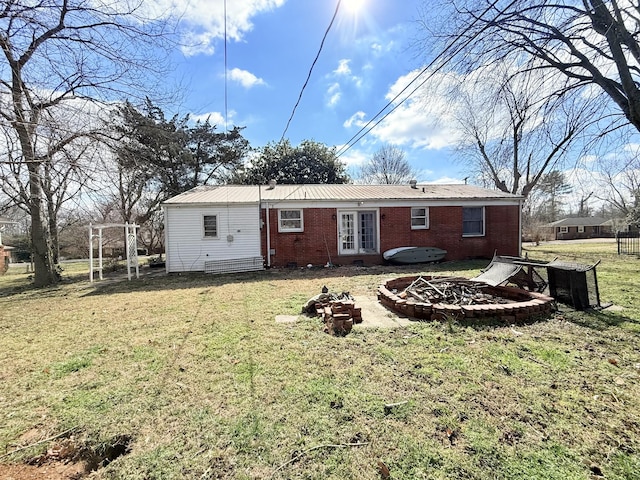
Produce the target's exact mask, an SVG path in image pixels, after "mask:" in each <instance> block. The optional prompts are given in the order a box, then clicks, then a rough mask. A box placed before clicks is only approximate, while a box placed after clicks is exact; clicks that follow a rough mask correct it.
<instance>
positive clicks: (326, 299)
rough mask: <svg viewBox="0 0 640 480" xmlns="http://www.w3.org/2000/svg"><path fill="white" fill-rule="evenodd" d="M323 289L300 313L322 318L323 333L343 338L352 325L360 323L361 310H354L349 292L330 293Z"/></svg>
mask: <svg viewBox="0 0 640 480" xmlns="http://www.w3.org/2000/svg"><path fill="white" fill-rule="evenodd" d="M325 289H326V287H323V289H322V293H321V294H319V295H316V296H314V297H312V298H310V299H309V300H308V301H307V303H306V304H305V305H304V307H302V313H306V314H309V315H316V316H318V317H320V318H322V320H323V322H324V324H325V328H324V331H325V332H326V333H329V334H330V335H333V336H341V337H343V336H345V335H347V334H348V333H349V332H350V331H351V329H352V328H353V324H354V323H362V310H361V309H360V308H356V304H355V301H354V299H353V297H352V296H351V294H350V293H349V292H342V293H340V294H336V293H331V292H329V291H328V289H326V290H327V291H326V292H325Z"/></svg>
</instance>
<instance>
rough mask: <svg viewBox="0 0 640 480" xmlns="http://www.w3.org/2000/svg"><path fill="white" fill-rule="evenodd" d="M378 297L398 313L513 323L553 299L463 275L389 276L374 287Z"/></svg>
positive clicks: (546, 309)
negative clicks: (392, 277)
mask: <svg viewBox="0 0 640 480" xmlns="http://www.w3.org/2000/svg"><path fill="white" fill-rule="evenodd" d="M378 300H379V301H380V303H382V304H383V305H384V306H385V307H387V308H389V309H391V310H393V311H394V312H396V313H398V314H400V315H406V316H408V317H413V318H417V319H420V320H422V319H424V320H431V321H441V320H448V319H462V318H464V319H465V320H468V321H476V320H480V319H485V318H491V319H499V320H500V321H502V322H509V323H517V322H524V321H531V320H535V319H538V318H543V317H547V316H549V315H550V314H551V312H552V311H554V310H555V301H554V299H553V298H552V297H550V296H548V295H545V294H543V293H539V292H532V291H528V290H523V289H521V288H515V287H509V286H500V285H489V284H487V283H484V282H482V281H478V280H473V279H468V278H463V277H430V276H419V277H416V276H411V277H399V278H394V279H390V280H387V281H386V282H384V283H383V284H382V285H380V286H379V287H378Z"/></svg>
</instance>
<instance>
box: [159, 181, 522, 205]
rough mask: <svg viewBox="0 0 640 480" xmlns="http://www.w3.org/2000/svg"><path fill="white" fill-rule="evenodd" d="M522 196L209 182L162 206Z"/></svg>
mask: <svg viewBox="0 0 640 480" xmlns="http://www.w3.org/2000/svg"><path fill="white" fill-rule="evenodd" d="M521 198H522V197H520V196H518V195H512V194H509V193H504V192H501V191H497V190H489V189H486V188H481V187H476V186H474V185H462V184H453V185H440V184H425V185H416V188H413V187H411V186H410V185H353V184H331V185H318V184H314V185H276V186H275V187H274V188H270V187H269V186H265V185H262V186H260V187H258V186H256V185H208V186H201V187H196V188H193V189H191V190H189V191H187V192H184V193H181V194H180V195H177V196H175V197H173V198H170V199H169V200H167V201H165V202H164V204H165V205H182V204H231V203H258V202H259V201H260V200H262V201H269V202H274V201H285V200H289V201H305V200H307V201H345V200H357V201H365V200H367V201H376V200H380V201H381V200H418V199H420V200H454V199H455V200H461V199H464V200H474V199H478V200H480V199H482V200H492V199H493V200H513V202H514V203H517V202H518V201H519V200H521Z"/></svg>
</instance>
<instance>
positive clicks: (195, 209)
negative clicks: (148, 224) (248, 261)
mask: <svg viewBox="0 0 640 480" xmlns="http://www.w3.org/2000/svg"><path fill="white" fill-rule="evenodd" d="M164 208H165V212H164V221H165V235H166V238H165V246H166V253H167V256H166V268H167V272H198V271H200V272H202V271H204V269H205V262H210V261H215V260H233V259H239V258H247V257H259V256H260V255H261V252H260V224H259V222H260V220H259V217H258V205H257V204H255V205H231V206H224V205H216V206H211V207H205V206H174V205H165V207H164ZM204 215H216V216H217V217H218V225H217V226H218V237H217V238H205V237H204V231H203V224H202V222H203V217H204ZM230 236H231V237H233V238H232V239H231V237H230Z"/></svg>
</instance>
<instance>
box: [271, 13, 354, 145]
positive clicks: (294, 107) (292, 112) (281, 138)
mask: <svg viewBox="0 0 640 480" xmlns="http://www.w3.org/2000/svg"><path fill="white" fill-rule="evenodd" d="M341 1H342V0H338V3H337V4H336V10H335V11H334V12H333V17H331V22H329V26H328V27H327V29H326V30H325V32H324V36H323V37H322V42H320V48H319V49H318V53H317V54H316V58H314V59H313V63H312V64H311V68H310V69H309V73H308V74H307V79H306V80H305V82H304V85H302V89H301V90H300V95H298V100H297V101H296V104H295V105H294V106H293V110H292V111H291V116H290V117H289V120H288V121H287V126H286V127H284V132H282V137H280V142H282V141H284V137H285V135H286V134H287V130H289V125H290V124H291V120H293V116H294V115H295V113H296V109H297V108H298V105H299V104H300V100H302V94H303V93H304V90H305V88H307V84H308V83H309V79H310V78H311V72H313V67H315V65H316V62H317V61H318V58H319V57H320V53H321V52H322V47H323V46H324V41H325V40H326V39H327V35H329V31H330V30H331V27H332V26H333V22H334V21H335V19H336V17H337V16H338V10H340V2H341Z"/></svg>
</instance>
